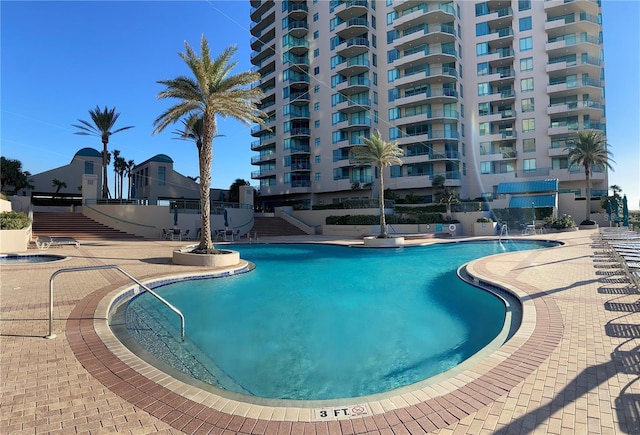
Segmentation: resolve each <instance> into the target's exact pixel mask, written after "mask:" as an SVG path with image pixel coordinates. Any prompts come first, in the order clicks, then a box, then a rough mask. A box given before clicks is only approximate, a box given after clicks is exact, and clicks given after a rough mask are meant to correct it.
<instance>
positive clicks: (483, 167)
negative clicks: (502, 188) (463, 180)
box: [480, 162, 491, 174]
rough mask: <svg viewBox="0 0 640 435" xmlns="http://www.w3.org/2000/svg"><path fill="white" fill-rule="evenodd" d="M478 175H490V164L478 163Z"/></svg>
mask: <svg viewBox="0 0 640 435" xmlns="http://www.w3.org/2000/svg"><path fill="white" fill-rule="evenodd" d="M480 173H481V174H491V162H480Z"/></svg>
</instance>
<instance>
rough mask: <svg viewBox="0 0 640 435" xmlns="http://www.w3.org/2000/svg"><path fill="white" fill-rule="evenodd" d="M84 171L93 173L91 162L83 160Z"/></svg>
mask: <svg viewBox="0 0 640 435" xmlns="http://www.w3.org/2000/svg"><path fill="white" fill-rule="evenodd" d="M84 173H85V174H93V162H88V161H85V162H84Z"/></svg>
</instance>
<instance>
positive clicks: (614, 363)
mask: <svg viewBox="0 0 640 435" xmlns="http://www.w3.org/2000/svg"><path fill="white" fill-rule="evenodd" d="M597 236H598V233H597V231H577V232H570V233H559V234H549V235H544V236H530V237H526V238H527V239H531V238H545V239H558V240H562V241H563V242H564V243H565V244H564V245H563V246H561V247H557V248H553V249H547V250H537V251H529V252H520V253H511V254H502V255H499V256H495V257H491V258H485V259H481V260H478V261H476V262H473V263H472V264H471V265H470V267H469V271H470V272H471V273H472V274H473V275H474V276H475V277H477V278H479V279H481V280H483V281H489V282H493V283H497V284H498V285H500V286H503V287H506V288H509V289H511V290H512V291H514V292H516V293H517V294H518V296H519V297H520V298H521V299H522V300H523V304H524V312H525V315H524V320H523V326H522V328H521V330H520V331H518V333H517V334H516V335H515V336H514V337H513V338H512V339H511V340H510V341H509V342H508V343H506V344H505V345H504V346H503V347H502V348H501V349H500V350H499V351H496V352H493V353H492V354H491V355H488V356H487V357H486V358H484V359H482V360H480V361H474V362H473V364H471V365H470V366H469V367H465V369H464V371H461V372H460V373H458V374H456V375H455V376H454V377H452V378H450V379H447V380H441V381H440V382H438V383H436V384H433V385H430V386H427V387H422V388H416V389H414V390H412V389H408V390H407V391H403V392H402V393H401V394H400V393H399V394H397V395H395V396H392V397H389V398H386V399H381V400H377V401H372V402H370V403H367V404H366V408H365V411H366V412H365V413H364V414H362V415H360V416H351V417H349V418H335V419H327V421H324V420H323V419H322V418H321V417H320V416H319V415H318V414H317V409H312V408H295V407H286V408H285V407H277V406H276V407H274V406H264V405H260V406H258V405H250V404H245V403H239V402H237V401H234V400H230V399H228V398H224V397H219V396H216V395H214V394H211V393H208V392H205V391H201V390H197V389H194V387H191V386H189V385H186V384H183V383H181V382H178V381H175V380H174V379H173V378H169V377H167V376H166V375H156V374H155V373H156V372H155V371H153V370H154V369H151V368H149V367H148V366H147V365H146V364H145V363H140V362H139V361H137V360H136V359H135V358H130V357H128V356H126V355H125V356H122V355H124V354H126V352H125V353H124V354H123V353H121V351H120V350H119V348H118V344H117V343H116V344H114V343H113V342H111V340H104V339H103V338H101V335H100V334H102V333H101V332H100V329H101V327H96V326H95V325H100V324H104V323H106V322H105V320H104V319H100V318H97V314H96V313H100V309H101V308H100V307H101V306H103V305H104V304H105V302H104V301H105V297H107V295H109V294H113V293H114V291H118V290H119V289H122V288H123V286H125V285H127V284H128V283H127V281H126V279H125V278H124V277H123V276H121V275H119V274H118V273H116V272H115V271H113V270H99V271H91V272H82V273H69V274H62V275H59V276H58V277H57V278H56V281H55V288H56V294H55V322H54V330H55V333H56V334H57V337H56V338H55V339H52V340H46V339H43V336H45V335H46V334H47V333H48V290H49V278H50V276H51V274H52V273H53V272H55V271H56V270H58V269H60V268H67V267H82V266H90V265H105V264H117V265H119V266H121V267H122V268H124V269H125V270H126V271H127V272H129V273H131V274H132V275H133V276H135V277H136V278H138V279H140V280H142V281H145V280H150V279H152V278H157V277H162V276H170V275H176V274H183V273H190V272H193V268H189V267H183V266H175V265H173V264H171V263H170V261H169V256H170V254H171V249H172V248H174V247H177V246H180V245H181V244H180V243H179V242H169V241H153V242H151V241H143V242H110V241H109V242H105V241H96V242H86V243H83V244H82V245H81V247H80V248H78V249H76V248H73V247H64V248H59V249H55V250H53V249H52V250H49V251H48V253H50V254H62V255H66V256H67V257H68V259H66V260H64V261H62V262H54V263H42V264H35V265H33V264H32V265H16V266H8V265H3V266H0V274H1V275H0V280H1V287H0V316H1V317H0V352H1V353H0V433H2V434H5V433H6V434H9V433H10V434H19V433H63V434H69V433H116V432H117V433H136V434H138V433H228V434H233V433H241V434H262V433H267V434H303V433H304V434H307V433H309V434H323V433H327V434H339V433H344V434H353V433H380V434H407V433H409V434H419V433H440V434H448V433H455V434H464V433H469V434H481V433H487V434H489V433H501V434H508V433H514V434H522V433H540V434H547V433H549V434H566V433H576V434H586V433H594V434H601V433H620V434H623V433H640V303H639V302H640V292H639V291H638V289H637V288H636V287H633V286H631V285H630V284H629V283H628V281H626V279H625V276H624V274H623V273H622V271H621V270H620V269H619V268H617V267H616V263H615V262H614V261H613V260H612V259H611V258H609V257H608V255H606V253H604V251H603V250H602V249H601V248H600V247H599V245H598V243H597ZM293 239H294V238H287V240H288V241H292V240H293ZM315 239H321V240H322V241H329V239H328V238H315ZM295 240H296V241H304V240H310V239H309V238H308V237H300V238H297V237H296V238H295ZM273 241H275V240H273ZM338 242H341V243H354V242H355V241H348V240H347V241H345V240H342V241H338ZM30 253H36V251H33V252H30ZM114 352H115V353H114ZM116 354H117V355H118V356H116ZM350 405H353V403H349V404H348V405H345V403H344V402H340V401H336V404H335V407H331V406H329V407H325V408H327V409H328V410H331V409H334V408H335V409H342V408H344V407H345V406H347V407H349V406H350Z"/></svg>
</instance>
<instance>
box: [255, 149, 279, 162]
mask: <svg viewBox="0 0 640 435" xmlns="http://www.w3.org/2000/svg"><path fill="white" fill-rule="evenodd" d="M275 160H276V153H275V151H273V152H270V153H265V154H260V155H259V156H253V157H251V164H252V165H258V164H260V163H266V162H270V161H275Z"/></svg>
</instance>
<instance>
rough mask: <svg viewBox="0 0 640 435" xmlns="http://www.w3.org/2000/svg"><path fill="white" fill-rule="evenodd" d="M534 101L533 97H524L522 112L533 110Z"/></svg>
mask: <svg viewBox="0 0 640 435" xmlns="http://www.w3.org/2000/svg"><path fill="white" fill-rule="evenodd" d="M534 109H535V108H534V103H533V98H525V99H523V100H522V112H523V113H524V112H533V111H534Z"/></svg>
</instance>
